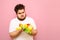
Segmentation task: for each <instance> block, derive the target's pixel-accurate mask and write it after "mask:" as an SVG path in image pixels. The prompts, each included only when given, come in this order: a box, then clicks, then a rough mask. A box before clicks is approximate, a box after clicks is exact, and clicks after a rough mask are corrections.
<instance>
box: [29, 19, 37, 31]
mask: <svg viewBox="0 0 60 40" xmlns="http://www.w3.org/2000/svg"><path fill="white" fill-rule="evenodd" d="M30 23H31V25H32V27H33V29H35V30H36V29H37V27H36V24H35V21H34V20H33V19H31V21H30Z"/></svg>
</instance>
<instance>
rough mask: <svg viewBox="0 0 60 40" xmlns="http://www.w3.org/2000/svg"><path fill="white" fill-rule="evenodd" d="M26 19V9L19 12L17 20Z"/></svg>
mask: <svg viewBox="0 0 60 40" xmlns="http://www.w3.org/2000/svg"><path fill="white" fill-rule="evenodd" d="M25 17H26V14H25V10H24V9H21V10H18V12H17V18H18V19H19V20H24V19H25Z"/></svg>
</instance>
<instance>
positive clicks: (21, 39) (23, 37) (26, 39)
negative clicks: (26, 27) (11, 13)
mask: <svg viewBox="0 0 60 40" xmlns="http://www.w3.org/2000/svg"><path fill="white" fill-rule="evenodd" d="M20 23H21V24H31V25H32V27H33V29H36V25H35V22H34V20H33V19H32V18H30V17H26V19H25V20H23V21H20V20H18V18H17V17H16V18H14V19H12V20H11V22H10V27H9V32H13V31H16V27H18V26H19V24H20ZM13 40H33V36H31V35H29V34H27V33H26V32H22V33H21V34H20V35H19V36H18V37H16V38H14V39H13Z"/></svg>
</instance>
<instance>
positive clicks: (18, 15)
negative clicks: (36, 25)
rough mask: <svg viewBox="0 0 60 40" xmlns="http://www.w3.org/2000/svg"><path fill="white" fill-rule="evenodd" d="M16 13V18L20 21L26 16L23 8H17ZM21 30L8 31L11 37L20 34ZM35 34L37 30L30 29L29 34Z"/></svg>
mask: <svg viewBox="0 0 60 40" xmlns="http://www.w3.org/2000/svg"><path fill="white" fill-rule="evenodd" d="M16 15H17V18H18V19H19V20H21V21H23V20H24V19H25V18H26V13H25V10H24V9H21V10H18V12H17V14H16ZM22 31H23V30H18V31H13V32H10V33H9V35H10V37H11V38H12V39H13V38H15V37H17V36H18V35H19V34H21V32H22ZM36 34H37V30H34V29H32V34H31V35H32V36H35V35H36ZM29 35H30V34H29Z"/></svg>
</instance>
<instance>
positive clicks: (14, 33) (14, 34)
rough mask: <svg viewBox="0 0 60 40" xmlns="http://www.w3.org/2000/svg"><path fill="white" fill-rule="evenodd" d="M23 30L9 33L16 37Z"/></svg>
mask: <svg viewBox="0 0 60 40" xmlns="http://www.w3.org/2000/svg"><path fill="white" fill-rule="evenodd" d="M21 32H22V30H18V31H13V32H10V33H9V35H10V37H11V38H15V37H17V36H18V35H19V34H20V33H21Z"/></svg>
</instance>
